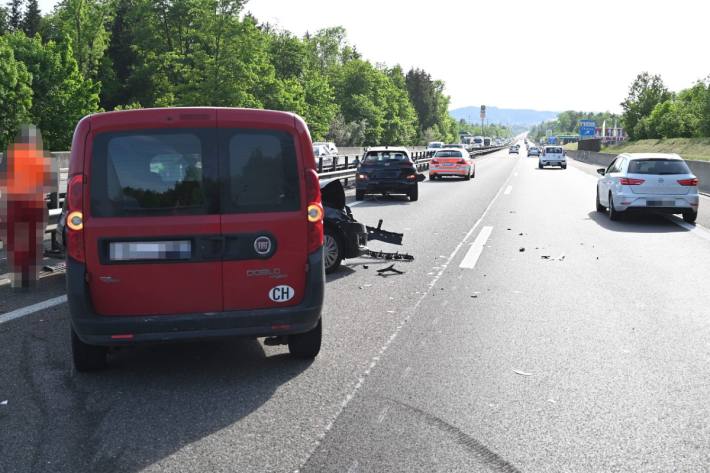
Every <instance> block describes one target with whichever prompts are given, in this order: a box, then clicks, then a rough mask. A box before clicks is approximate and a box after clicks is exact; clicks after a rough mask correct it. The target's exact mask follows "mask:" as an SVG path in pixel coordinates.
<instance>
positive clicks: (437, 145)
mask: <svg viewBox="0 0 710 473" xmlns="http://www.w3.org/2000/svg"><path fill="white" fill-rule="evenodd" d="M443 147H444V142H443V141H431V142H429V143H428V144H427V145H426V150H427V151H437V150H439V149H441V148H443Z"/></svg>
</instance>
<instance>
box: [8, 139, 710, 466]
mask: <svg viewBox="0 0 710 473" xmlns="http://www.w3.org/2000/svg"><path fill="white" fill-rule="evenodd" d="M523 149H524V148H523ZM521 153H522V154H521V156H520V157H517V156H515V155H513V156H509V155H508V153H507V151H501V152H497V153H495V154H492V155H488V156H484V157H480V158H478V159H476V163H477V170H476V177H475V179H472V180H471V181H469V182H466V181H455V180H446V181H429V180H427V181H424V182H422V183H421V184H420V194H419V201H418V202H409V201H408V200H406V199H405V198H401V199H400V198H397V197H391V198H379V199H375V198H374V197H371V198H368V199H367V200H365V201H363V202H357V203H355V202H351V203H352V204H356V205H353V207H352V209H353V213H354V215H355V217H356V218H357V219H358V220H360V221H362V222H363V223H366V224H369V225H376V224H377V221H378V220H379V219H383V220H384V224H383V228H386V229H387V230H392V231H399V232H403V233H404V234H405V237H404V245H403V247H402V248H401V250H402V251H408V252H410V253H412V254H414V255H415V256H416V260H415V261H414V262H412V263H397V264H396V268H398V269H400V270H402V271H404V272H405V274H402V275H398V274H392V275H387V276H386V277H385V276H379V275H378V273H377V269H381V268H383V267H384V266H386V265H389V264H390V263H384V262H378V261H373V260H368V259H365V258H362V259H356V260H346V261H345V262H344V267H343V268H342V269H341V271H340V272H338V273H336V274H333V275H331V276H329V277H328V282H327V285H326V301H325V308H324V325H323V327H324V338H323V348H322V351H321V353H320V355H319V356H318V358H316V360H315V361H313V362H312V363H311V362H303V361H295V360H293V359H291V358H290V357H289V356H288V355H287V350H286V348H285V347H265V346H264V345H263V344H262V343H261V342H258V341H255V340H244V339H228V340H223V341H219V342H209V343H191V344H178V345H157V346H146V347H139V348H130V349H124V350H121V351H117V352H115V353H114V354H112V357H111V361H110V368H109V369H108V370H106V371H104V372H100V373H94V374H79V373H76V372H74V371H73V370H72V368H71V359H70V346H69V322H68V318H69V315H68V307H67V305H66V304H64V303H61V300H57V299H56V298H59V297H61V296H62V295H63V294H64V287H63V284H64V281H63V276H61V275H56V276H47V277H45V278H43V279H42V280H41V281H40V283H39V287H38V288H37V289H35V290H32V291H30V292H26V293H16V292H12V291H11V289H10V288H9V286H8V285H7V284H3V283H2V281H0V321H2V320H3V319H2V317H3V315H2V314H9V313H10V314H11V313H13V312H14V313H15V314H18V312H17V311H20V310H22V309H23V308H26V307H28V306H31V305H32V304H37V303H41V302H43V301H48V300H54V301H55V302H53V304H55V305H52V306H51V307H49V308H46V309H43V310H38V311H35V312H32V313H30V314H28V315H24V316H21V317H20V316H18V317H17V318H14V319H13V320H9V321H4V322H0V358H1V359H2V362H3V369H2V370H0V426H1V427H0V472H5V471H7V472H12V473H15V472H18V473H19V472H45V471H52V472H57V473H59V472H67V473H69V472H84V471H86V472H88V471H92V472H188V471H194V472H296V471H298V472H301V473H306V472H350V473H355V472H474V471H475V472H479V471H480V472H526V473H527V472H530V473H532V472H553V471H555V472H556V471H559V472H600V471H614V472H659V471H683V472H707V471H708V465H710V448H708V438H709V437H710V420H709V419H710V405H709V404H708V402H707V401H708V399H710V384H709V383H708V381H707V378H708V376H707V374H708V360H709V359H710V344H708V340H709V339H710V291H708V290H707V287H708V281H707V278H708V276H710V230H708V227H710V213H709V212H710V199H708V198H703V199H702V201H701V215H700V217H699V219H698V225H696V226H692V225H687V224H683V223H682V220H681V219H679V218H675V217H671V218H666V217H661V216H638V217H634V218H632V219H627V220H624V221H620V222H611V221H610V220H609V219H608V217H607V216H606V215H603V214H598V213H596V212H595V210H594V198H595V182H596V177H595V176H596V174H595V173H594V168H593V167H590V166H587V165H584V164H580V163H570V166H569V167H568V169H567V170H564V171H563V170H558V169H544V170H539V169H537V160H536V159H530V158H527V157H525V152H524V150H523V151H521ZM350 198H351V199H352V196H351V197H350ZM372 247H373V248H375V249H383V250H390V251H392V250H393V247H392V246H390V245H386V244H379V243H374V244H373V245H372ZM398 249H399V248H398ZM3 257H4V255H2V254H0V273H4V272H5V271H6V270H7V266H6V261H5V260H3V259H2V258H3ZM1 279H2V277H1V276H0V280H1ZM5 401H6V402H5Z"/></svg>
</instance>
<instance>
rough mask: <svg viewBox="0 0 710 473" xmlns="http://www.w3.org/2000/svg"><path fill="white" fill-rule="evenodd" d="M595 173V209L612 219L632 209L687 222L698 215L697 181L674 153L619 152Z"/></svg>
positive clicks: (693, 219)
mask: <svg viewBox="0 0 710 473" xmlns="http://www.w3.org/2000/svg"><path fill="white" fill-rule="evenodd" d="M597 172H598V173H599V174H600V175H601V176H602V177H601V178H600V179H599V181H597V212H605V211H606V212H607V213H608V214H609V218H611V219H612V220H619V219H620V218H621V217H622V216H623V215H625V214H627V213H631V212H661V213H669V214H682V215H683V220H685V221H686V222H688V223H693V222H695V220H696V219H697V218H698V205H699V203H700V199H699V196H698V184H699V183H700V182H699V180H698V178H697V177H696V176H695V175H694V174H693V173H692V171H691V170H690V168H689V167H688V165H687V164H686V163H685V161H684V160H683V158H681V157H680V156H678V155H677V154H662V153H628V154H620V155H619V156H617V157H616V159H615V160H614V161H613V162H612V163H611V164H610V165H609V166H608V167H607V168H601V169H597Z"/></svg>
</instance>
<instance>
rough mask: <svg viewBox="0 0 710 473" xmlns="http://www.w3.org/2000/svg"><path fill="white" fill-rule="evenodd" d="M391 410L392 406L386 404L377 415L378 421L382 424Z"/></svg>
mask: <svg viewBox="0 0 710 473" xmlns="http://www.w3.org/2000/svg"><path fill="white" fill-rule="evenodd" d="M389 410H390V406H385V407H384V409H382V411H381V412H380V415H379V416H378V417H377V423H378V424H381V423H382V421H383V420H385V417H386V416H387V411H389Z"/></svg>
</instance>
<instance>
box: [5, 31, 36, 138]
mask: <svg viewBox="0 0 710 473" xmlns="http://www.w3.org/2000/svg"><path fill="white" fill-rule="evenodd" d="M31 83H32V76H31V75H30V73H29V72H27V68H26V67H25V65H24V64H23V63H22V62H21V61H18V60H16V59H15V54H14V52H13V50H12V47H11V46H10V45H9V44H8V40H7V37H6V36H0V149H2V150H5V149H7V145H8V143H9V142H10V140H12V138H13V137H14V136H15V133H17V130H18V129H19V127H20V125H21V124H22V123H27V122H29V121H30V108H31V107H32V88H31V86H30V85H31Z"/></svg>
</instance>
